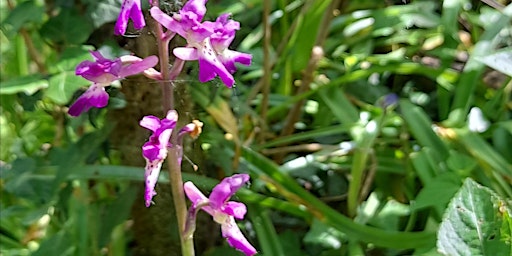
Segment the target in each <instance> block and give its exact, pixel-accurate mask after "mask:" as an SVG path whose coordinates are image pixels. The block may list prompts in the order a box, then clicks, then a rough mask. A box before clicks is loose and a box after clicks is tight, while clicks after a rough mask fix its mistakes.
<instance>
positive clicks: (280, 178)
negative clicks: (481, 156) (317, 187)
mask: <svg viewBox="0 0 512 256" xmlns="http://www.w3.org/2000/svg"><path fill="white" fill-rule="evenodd" d="M242 157H243V158H242V160H243V161H242V162H243V163H244V164H247V165H248V168H249V170H250V172H251V174H252V175H255V176H258V178H259V179H261V180H264V181H266V182H267V184H268V185H269V187H273V188H274V189H275V190H276V191H277V192H279V194H280V195H281V196H283V197H285V198H287V199H288V200H289V201H291V202H294V203H298V204H302V205H303V206H304V207H305V208H307V209H308V211H310V212H312V213H313V214H314V215H315V217H317V218H318V219H319V220H321V221H323V222H324V223H325V224H326V225H328V226H331V227H333V228H335V229H337V230H339V231H340V232H343V233H344V234H346V235H347V236H348V237H350V239H353V240H359V241H363V242H367V243H372V244H375V245H377V246H385V247H390V248H426V247H431V246H433V243H434V236H433V234H432V233H430V232H399V231H386V230H382V229H378V228H375V227H370V226H365V225H360V224H358V223H355V222H354V221H353V220H352V219H350V218H348V217H347V216H345V215H343V214H341V213H339V212H338V211H336V210H334V209H332V208H331V207H329V206H328V205H326V204H325V203H324V202H322V201H321V200H320V199H318V198H317V197H316V196H314V195H312V194H311V193H309V192H308V191H306V190H305V189H304V188H302V187H301V186H300V185H299V184H298V183H297V182H296V181H295V180H294V179H293V178H291V177H290V176H288V175H286V174H285V173H283V172H282V171H281V170H280V168H279V167H278V166H276V164H275V163H274V162H272V161H271V160H270V159H268V158H266V157H264V156H262V155H260V154H258V153H256V152H254V151H252V150H251V149H249V148H242Z"/></svg>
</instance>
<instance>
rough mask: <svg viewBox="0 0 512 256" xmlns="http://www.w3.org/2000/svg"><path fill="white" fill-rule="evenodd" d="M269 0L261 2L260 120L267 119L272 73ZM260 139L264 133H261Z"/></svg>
mask: <svg viewBox="0 0 512 256" xmlns="http://www.w3.org/2000/svg"><path fill="white" fill-rule="evenodd" d="M270 5H271V3H270V0H265V1H264V2H263V25H264V31H265V36H264V38H263V81H262V82H263V91H262V93H263V100H262V102H261V119H262V120H265V119H266V118H267V110H268V97H269V94H270V78H271V77H270V73H271V72H272V67H271V63H270V36H271V32H272V29H271V26H270V21H269V17H270ZM261 134H262V138H263V136H264V135H263V134H265V133H264V132H262V133H261Z"/></svg>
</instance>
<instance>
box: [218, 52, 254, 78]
mask: <svg viewBox="0 0 512 256" xmlns="http://www.w3.org/2000/svg"><path fill="white" fill-rule="evenodd" d="M219 59H220V60H221V62H222V64H224V66H225V67H226V69H227V70H228V71H229V72H230V73H235V71H236V66H235V62H238V63H241V64H243V65H245V66H249V65H251V60H252V55H250V54H248V53H243V52H237V51H231V50H228V49H226V50H224V52H223V53H222V55H219Z"/></svg>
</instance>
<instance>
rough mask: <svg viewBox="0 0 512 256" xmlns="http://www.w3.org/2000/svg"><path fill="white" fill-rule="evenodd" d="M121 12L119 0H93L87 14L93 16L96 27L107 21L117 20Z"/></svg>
mask: <svg viewBox="0 0 512 256" xmlns="http://www.w3.org/2000/svg"><path fill="white" fill-rule="evenodd" d="M119 12H120V6H119V1H117V0H102V1H92V3H91V4H89V5H88V8H87V14H88V15H89V16H90V17H91V20H92V21H93V24H94V27H96V28H98V27H100V26H101V25H103V24H105V23H108V22H112V21H115V20H116V19H117V16H119ZM112 32H113V31H112Z"/></svg>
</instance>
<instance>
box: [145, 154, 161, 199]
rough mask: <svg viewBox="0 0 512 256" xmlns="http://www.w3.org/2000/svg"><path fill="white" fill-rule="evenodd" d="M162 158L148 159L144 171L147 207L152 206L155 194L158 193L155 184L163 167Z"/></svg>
mask: <svg viewBox="0 0 512 256" xmlns="http://www.w3.org/2000/svg"><path fill="white" fill-rule="evenodd" d="M162 162H163V161H162V160H155V161H149V160H148V159H146V168H145V172H144V180H145V185H146V188H145V190H144V201H145V202H146V207H149V206H151V203H152V201H153V200H152V199H153V196H155V195H156V191H155V186H156V182H157V181H158V175H159V174H160V169H161V168H162Z"/></svg>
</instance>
